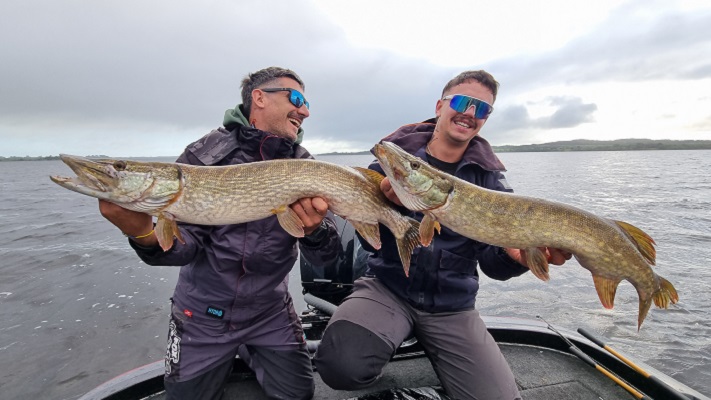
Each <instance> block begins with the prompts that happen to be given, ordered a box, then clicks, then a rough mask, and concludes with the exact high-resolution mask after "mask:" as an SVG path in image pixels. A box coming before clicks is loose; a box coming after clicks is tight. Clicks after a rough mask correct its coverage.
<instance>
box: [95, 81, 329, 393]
mask: <svg viewBox="0 0 711 400" xmlns="http://www.w3.org/2000/svg"><path fill="white" fill-rule="evenodd" d="M303 93H304V84H303V82H302V81H301V78H299V76H298V75H296V73H294V72H293V71H291V70H288V69H284V68H278V67H270V68H266V69H263V70H260V71H257V72H254V73H252V74H249V75H248V76H247V77H246V78H245V79H244V80H243V81H242V105H239V106H237V107H235V108H234V109H230V110H227V112H226V113H225V117H224V121H223V125H224V127H220V128H218V129H215V130H213V131H212V132H210V133H208V134H207V135H205V136H204V137H202V138H201V139H199V140H198V141H196V142H194V143H192V144H190V145H188V146H187V148H186V149H185V152H184V153H183V154H182V155H181V156H180V157H179V158H178V160H177V161H178V162H179V163H186V164H193V165H233V164H243V163H249V162H255V161H262V160H273V159H281V158H313V157H311V155H310V154H309V153H308V152H307V151H306V149H304V148H303V147H301V145H300V144H299V143H300V142H301V136H302V135H303V130H302V129H301V124H302V123H303V122H304V120H305V119H306V118H307V117H308V116H309V103H308V102H307V101H306V99H305V98H304V94H303ZM99 208H100V210H101V213H102V215H103V216H104V217H106V218H107V219H108V220H109V221H110V222H112V223H113V224H114V225H116V226H117V227H118V228H119V229H121V231H122V232H123V233H124V234H125V235H126V236H128V237H129V243H130V245H131V246H132V247H133V249H134V250H135V251H136V253H137V254H138V256H139V257H140V258H141V259H142V260H143V261H145V262H146V264H149V265H176V266H182V268H181V269H180V276H179V278H178V283H177V285H176V288H175V292H174V294H173V298H172V303H173V306H172V312H171V318H170V323H169V334H168V347H167V351H166V355H165V368H166V369H165V387H166V393H167V398H168V399H220V398H221V396H222V392H223V388H224V385H225V383H226V380H227V377H228V375H229V373H230V370H231V368H232V360H233V359H234V358H235V355H237V354H239V356H240V357H241V358H242V359H244V360H245V361H246V362H247V363H248V364H249V366H250V367H251V368H252V369H253V370H254V371H255V372H256V376H257V379H258V381H259V383H260V385H261V386H262V388H263V389H264V392H265V394H266V395H267V397H268V398H270V399H309V398H311V397H312V394H313V391H314V383H313V377H312V368H311V360H310V358H309V353H308V351H307V349H306V343H305V340H304V334H303V330H302V327H301V323H300V321H299V319H298V318H297V314H296V312H295V310H294V305H293V302H292V299H291V295H290V294H289V292H288V275H289V271H290V270H291V268H292V267H293V266H294V263H295V261H296V257H297V255H298V250H297V246H296V242H297V239H296V238H294V237H293V236H291V235H289V234H288V233H287V232H286V231H285V230H284V229H282V228H281V226H280V225H279V223H278V222H277V218H276V216H272V217H269V218H265V219H262V220H258V221H253V222H248V223H245V224H238V225H223V226H201V225H191V224H180V225H179V227H180V232H181V234H182V237H183V239H184V240H185V243H180V242H178V241H176V242H174V243H173V246H172V247H171V249H170V250H168V251H165V252H164V251H163V250H162V249H161V248H160V247H159V246H158V241H157V239H156V236H155V233H154V231H153V221H152V218H151V217H150V216H149V215H147V214H141V213H137V212H133V211H129V210H126V209H123V208H121V207H119V206H116V205H114V204H112V203H107V202H100V203H99ZM291 208H292V209H293V210H294V211H295V212H296V214H297V215H298V216H299V218H300V219H301V221H302V222H303V225H304V233H305V234H306V236H305V237H304V238H301V239H298V242H299V245H300V249H301V252H302V256H303V257H306V258H307V259H308V260H309V261H310V262H311V263H313V264H315V265H323V264H325V263H330V262H332V260H334V259H335V258H336V257H337V256H338V250H339V248H340V240H339V237H338V233H337V231H336V228H335V225H334V223H333V221H332V219H331V216H329V217H328V218H324V216H326V213H327V212H328V204H327V203H326V201H325V200H324V199H322V198H320V197H315V198H304V199H300V200H299V201H297V202H295V203H294V204H292V205H291Z"/></svg>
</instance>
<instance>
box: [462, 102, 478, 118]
mask: <svg viewBox="0 0 711 400" xmlns="http://www.w3.org/2000/svg"><path fill="white" fill-rule="evenodd" d="M462 114H464V115H467V116H469V117H472V118H474V119H476V116H475V115H476V106H475V105H474V104H472V105H470V106H469V107H467V109H466V110H464V112H463V113H462Z"/></svg>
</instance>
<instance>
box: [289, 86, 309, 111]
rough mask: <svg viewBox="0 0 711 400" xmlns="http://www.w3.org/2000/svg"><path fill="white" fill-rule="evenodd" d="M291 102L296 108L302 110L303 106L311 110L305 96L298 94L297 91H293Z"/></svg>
mask: <svg viewBox="0 0 711 400" xmlns="http://www.w3.org/2000/svg"><path fill="white" fill-rule="evenodd" d="M289 101H291V104H293V105H294V106H295V107H296V108H301V106H303V105H305V106H306V108H309V102H308V101H306V99H304V95H303V94H301V93H299V92H297V91H296V90H292V91H291V96H289Z"/></svg>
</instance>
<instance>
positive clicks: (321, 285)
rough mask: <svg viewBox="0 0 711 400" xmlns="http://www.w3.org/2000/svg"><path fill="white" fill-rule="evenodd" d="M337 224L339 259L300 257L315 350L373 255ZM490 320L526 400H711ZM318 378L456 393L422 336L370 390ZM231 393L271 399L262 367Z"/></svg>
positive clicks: (324, 393) (364, 395) (611, 355)
mask: <svg viewBox="0 0 711 400" xmlns="http://www.w3.org/2000/svg"><path fill="white" fill-rule="evenodd" d="M337 225H338V227H339V229H340V230H341V239H342V241H341V247H342V248H341V254H340V255H339V258H338V260H337V261H336V262H334V264H333V265H331V266H329V267H327V268H322V267H318V268H316V267H313V266H312V265H310V264H309V262H308V261H306V260H304V259H302V260H300V261H299V262H298V263H299V268H300V270H301V280H302V287H303V290H304V300H305V302H306V304H307V307H306V310H304V311H303V312H302V313H301V321H302V324H303V327H304V333H305V336H306V339H307V344H308V347H309V350H310V351H311V353H312V354H313V353H314V352H315V350H316V348H317V346H318V343H319V340H320V338H321V335H322V333H323V331H324V329H325V327H326V325H327V323H328V320H329V316H330V315H331V314H332V313H333V311H334V310H335V308H336V305H335V304H338V303H339V302H340V301H341V300H342V299H343V298H344V297H345V296H346V295H348V293H349V292H350V290H351V288H352V283H353V281H354V280H355V279H356V278H357V277H358V276H360V275H361V274H362V273H363V270H364V257H365V254H364V252H363V251H362V250H361V249H360V245H359V241H358V240H357V239H356V237H355V232H354V230H353V228H352V227H351V226H350V224H348V223H346V222H345V221H344V220H342V219H340V218H337ZM482 318H483V319H484V322H485V323H486V326H487V329H488V330H489V332H490V333H491V335H492V336H493V337H494V339H495V340H496V342H497V343H498V345H499V347H500V348H501V351H502V352H503V354H504V357H505V358H506V360H507V361H508V363H509V365H510V366H511V369H512V370H513V373H514V376H515V379H516V383H517V384H518V386H519V390H520V392H521V396H522V398H523V399H524V400H558V399H576V400H601V399H604V400H608V399H622V400H625V399H654V400H661V399H664V400H667V399H687V400H711V398H709V397H707V396H705V395H703V394H701V393H699V392H697V391H696V390H694V389H692V388H690V387H688V386H686V385H684V384H683V383H681V382H679V381H677V380H675V379H674V378H672V377H670V376H669V375H666V374H664V373H662V372H660V371H657V370H655V369H654V368H652V367H651V366H648V365H645V364H643V363H642V362H638V361H635V360H633V359H632V358H631V357H630V356H627V355H624V354H621V353H619V352H617V351H615V350H613V349H611V348H610V347H609V346H606V345H605V344H604V342H602V341H601V340H600V339H599V338H595V337H593V336H591V335H590V334H589V333H587V332H585V331H584V330H579V331H578V332H572V331H569V330H566V329H564V328H560V327H554V326H552V325H550V324H548V323H547V322H546V321H544V320H543V319H540V318H539V319H522V318H509V317H500V316H483V317H482ZM580 331H582V333H583V334H585V336H584V335H583V334H581V333H580ZM163 374H164V363H163V361H156V362H153V363H151V364H147V365H144V366H142V367H139V368H136V369H134V370H131V371H128V372H126V373H124V374H122V375H120V376H117V377H115V378H113V379H111V380H109V381H107V382H105V383H103V384H101V385H99V386H98V387H96V388H94V389H93V390H91V391H89V392H88V393H86V394H85V395H83V396H82V397H80V399H79V400H138V399H149V400H160V399H164V398H165V394H164V388H163ZM314 377H315V383H316V392H315V394H314V397H313V398H314V400H338V399H343V400H346V399H347V400H389V399H392V400H399V399H403V400H404V399H407V400H435V399H437V400H447V399H450V397H448V396H447V394H446V393H445V391H444V390H443V389H442V387H441V385H440V382H439V380H438V379H437V376H436V374H435V372H434V370H433V368H432V366H431V364H430V362H429V360H428V358H427V356H426V355H425V353H424V351H423V349H422V347H421V346H420V345H419V343H417V341H416V339H414V338H413V339H411V340H408V341H406V342H405V343H403V345H402V346H400V348H399V349H398V350H397V351H396V353H395V355H394V356H393V358H392V361H391V362H390V363H389V364H388V365H387V367H386V368H385V370H384V372H383V375H382V376H381V377H380V379H378V381H376V382H375V383H374V384H373V385H372V386H370V387H368V388H366V389H362V390H358V391H340V390H333V389H331V388H330V387H328V386H327V385H326V384H325V383H323V381H322V380H321V379H320V377H319V376H318V371H316V373H315V374H314ZM223 399H224V400H233V399H234V400H237V399H239V400H261V399H266V397H265V395H264V393H263V392H262V390H261V388H260V386H259V384H258V383H257V381H256V378H255V376H254V373H253V372H252V371H251V370H250V369H249V367H248V366H247V365H246V364H245V363H244V362H243V361H242V360H241V359H239V358H235V360H234V365H233V370H232V373H231V375H230V378H229V382H228V384H227V388H226V392H225V395H224V396H223Z"/></svg>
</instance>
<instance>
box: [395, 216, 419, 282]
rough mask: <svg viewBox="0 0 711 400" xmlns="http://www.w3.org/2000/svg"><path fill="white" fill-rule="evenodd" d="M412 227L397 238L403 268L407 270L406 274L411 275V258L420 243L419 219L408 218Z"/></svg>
mask: <svg viewBox="0 0 711 400" xmlns="http://www.w3.org/2000/svg"><path fill="white" fill-rule="evenodd" d="M408 222H409V223H410V227H409V228H408V229H407V231H406V232H405V235H404V236H403V237H401V238H398V239H397V251H398V254H399V255H400V261H401V262H402V268H403V270H405V276H410V258H411V256H412V251H413V250H415V247H417V246H419V245H420V227H421V225H420V223H419V222H417V220H415V219H412V218H408Z"/></svg>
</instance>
